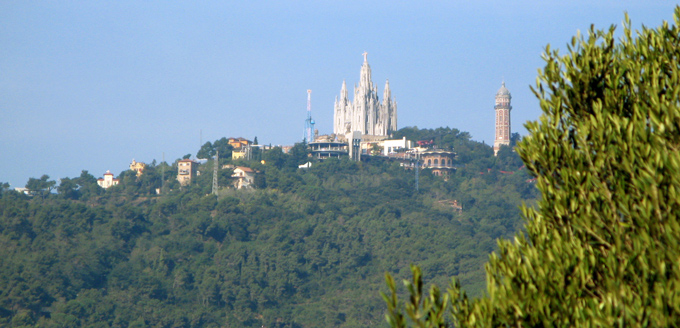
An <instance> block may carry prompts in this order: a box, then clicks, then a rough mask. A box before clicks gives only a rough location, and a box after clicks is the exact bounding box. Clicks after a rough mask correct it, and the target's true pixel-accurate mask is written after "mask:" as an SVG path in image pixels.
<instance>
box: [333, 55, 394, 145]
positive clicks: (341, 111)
mask: <svg viewBox="0 0 680 328" xmlns="http://www.w3.org/2000/svg"><path fill="white" fill-rule="evenodd" d="M363 55H364V64H363V65H362V66H361V75H360V77H359V85H358V86H357V85H354V99H353V100H352V101H350V100H349V97H348V92H347V84H346V83H345V81H343V82H342V89H341V90H340V98H339V99H338V98H337V97H336V98H335V115H334V121H333V133H334V134H335V135H336V136H345V135H348V134H349V133H353V132H355V131H358V132H361V134H362V135H363V136H376V137H389V135H390V134H391V133H392V132H394V131H396V130H397V103H396V102H395V101H394V99H392V92H391V91H390V81H389V80H387V82H385V90H384V93H383V101H382V103H380V101H379V99H378V88H376V86H375V84H373V81H372V80H371V67H370V66H369V65H368V60H367V55H368V54H367V53H366V52H364V53H363Z"/></svg>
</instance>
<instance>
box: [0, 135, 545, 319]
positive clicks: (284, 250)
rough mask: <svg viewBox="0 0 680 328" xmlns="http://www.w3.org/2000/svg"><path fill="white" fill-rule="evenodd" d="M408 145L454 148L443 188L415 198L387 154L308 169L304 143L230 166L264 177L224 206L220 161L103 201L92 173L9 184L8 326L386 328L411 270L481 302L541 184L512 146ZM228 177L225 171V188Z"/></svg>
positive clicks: (147, 178)
mask: <svg viewBox="0 0 680 328" xmlns="http://www.w3.org/2000/svg"><path fill="white" fill-rule="evenodd" d="M402 136H406V137H407V138H409V139H411V140H425V139H431V140H433V141H434V142H435V144H436V146H437V147H439V148H448V149H451V148H452V149H453V150H454V151H456V152H457V154H458V157H457V163H456V166H457V167H458V169H457V171H456V172H455V173H453V174H452V175H451V176H450V178H449V179H446V180H445V179H442V178H441V177H434V176H432V175H431V174H429V172H428V171H427V170H422V171H420V174H419V189H418V191H416V189H415V174H414V173H415V172H414V171H412V170H405V169H404V168H402V167H400V165H399V163H396V162H391V161H388V160H384V159H377V158H371V157H367V158H366V160H365V161H362V162H352V161H350V160H349V159H340V160H337V159H332V160H325V161H323V162H313V165H312V167H311V168H308V169H298V165H299V164H301V163H304V162H306V161H308V160H310V158H309V157H307V153H306V148H305V146H304V145H302V144H298V145H296V146H295V147H293V149H292V150H291V151H290V152H289V153H287V154H286V153H283V152H282V150H281V149H280V148H274V149H272V150H268V151H264V152H257V153H256V154H255V155H256V156H255V160H253V161H250V162H247V161H238V162H236V163H233V164H237V165H245V166H249V167H251V168H254V169H256V170H258V171H260V172H261V173H260V175H259V176H258V179H257V181H256V185H257V189H254V190H234V189H232V188H228V187H224V188H222V189H221V190H220V192H219V196H218V197H216V196H215V195H212V194H211V187H212V172H213V165H214V163H213V161H212V160H209V161H207V162H206V163H204V164H202V165H201V166H200V167H199V171H200V172H201V174H200V176H198V177H197V178H196V179H194V181H192V184H191V185H189V186H186V187H180V186H179V184H178V183H177V181H176V179H175V177H176V171H177V168H176V166H174V165H173V164H168V163H165V162H163V163H156V162H155V161H154V162H153V163H150V165H148V166H147V168H146V170H145V171H144V174H143V175H141V176H140V177H137V176H136V175H135V172H133V171H124V172H122V173H120V175H119V179H120V184H119V185H117V186H114V187H111V188H109V189H106V190H104V189H101V188H100V187H99V186H98V185H97V183H96V178H95V177H94V176H92V175H91V174H89V173H88V172H87V171H83V172H82V174H81V175H80V176H79V177H74V178H65V179H61V180H60V181H59V184H58V186H56V183H55V182H54V181H52V180H50V178H49V177H48V176H43V177H41V178H40V179H33V178H32V179H30V180H29V181H28V183H27V187H28V188H29V189H30V190H31V191H32V195H31V196H29V195H25V194H22V193H19V192H16V191H13V190H8V186H7V184H2V185H1V187H0V255H1V256H0V326H11V327H76V326H87V327H110V326H113V327H262V326H264V327H367V326H382V325H385V323H384V313H385V305H384V303H383V302H382V300H381V299H380V294H379V291H381V290H384V289H385V287H384V278H383V277H384V273H385V272H389V273H390V274H392V275H393V276H395V277H398V278H406V277H409V276H410V270H409V265H410V264H417V265H419V266H420V267H421V268H422V270H423V272H424V274H425V275H426V276H427V277H428V278H431V279H432V280H431V281H432V282H435V283H439V284H445V282H446V281H448V279H449V277H452V276H455V277H456V278H457V279H459V280H460V281H461V283H462V285H463V286H464V287H465V289H466V290H467V291H469V292H470V293H471V294H472V295H473V296H481V295H482V293H483V290H484V288H485V284H486V283H485V280H484V279H485V278H484V277H485V275H484V268H483V266H484V263H485V262H486V261H487V260H488V255H489V253H490V252H491V251H493V250H494V249H496V241H495V239H497V238H499V237H505V238H509V237H511V236H513V235H514V233H515V232H517V231H518V229H520V227H521V226H522V224H523V222H522V220H521V219H520V212H519V209H518V206H519V205H520V204H521V203H522V202H529V203H531V202H534V200H535V199H536V198H537V197H538V194H537V191H536V188H535V186H534V184H533V183H532V182H531V178H532V177H531V176H530V175H529V174H528V173H527V172H526V170H525V169H524V168H523V165H522V162H521V160H520V159H519V157H518V156H517V155H516V154H515V153H514V152H513V151H512V149H511V148H510V147H503V148H502V149H501V151H500V152H499V154H498V156H497V157H495V156H493V150H492V149H491V147H489V146H488V145H485V144H483V143H479V142H476V141H473V140H471V139H470V135H469V134H468V133H466V132H460V131H458V130H456V129H450V128H438V129H434V130H433V129H418V128H416V127H408V128H404V129H401V130H399V131H398V132H397V133H396V135H395V137H399V138H401V137H402ZM514 138H515V139H517V138H518V136H516V135H515V136H514ZM218 150H219V151H220V157H221V158H223V159H221V160H220V164H221V165H223V164H232V161H231V159H229V158H228V157H227V156H228V155H227V154H228V153H230V152H231V149H230V146H229V145H228V144H227V143H226V142H225V140H224V139H220V140H216V141H215V142H212V143H211V142H208V143H206V144H205V145H204V146H203V147H201V149H200V150H198V155H197V156H198V157H200V158H209V157H210V156H212V155H213V154H214V153H215V151H218ZM231 174H232V170H231V169H221V170H220V171H219V183H220V185H221V186H228V185H229V184H230V179H231V177H230V176H231ZM55 186H56V189H55V190H56V192H55V190H53V188H55ZM157 189H162V192H161V194H160V195H159V194H157V193H156V190H157ZM451 200H457V201H459V202H460V203H461V204H462V207H463V210H462V212H458V211H456V210H455V209H454V208H452V207H451V206H450V205H447V201H451Z"/></svg>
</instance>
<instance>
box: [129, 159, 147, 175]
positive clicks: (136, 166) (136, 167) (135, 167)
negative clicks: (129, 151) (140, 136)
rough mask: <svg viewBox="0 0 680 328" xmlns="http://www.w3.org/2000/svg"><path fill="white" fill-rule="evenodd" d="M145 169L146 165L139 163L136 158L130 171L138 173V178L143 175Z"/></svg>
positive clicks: (131, 164)
mask: <svg viewBox="0 0 680 328" xmlns="http://www.w3.org/2000/svg"><path fill="white" fill-rule="evenodd" d="M145 168H146V163H142V162H137V161H135V159H134V158H133V159H132V163H130V170H132V171H135V172H137V177H139V176H141V175H142V173H143V172H144V169H145Z"/></svg>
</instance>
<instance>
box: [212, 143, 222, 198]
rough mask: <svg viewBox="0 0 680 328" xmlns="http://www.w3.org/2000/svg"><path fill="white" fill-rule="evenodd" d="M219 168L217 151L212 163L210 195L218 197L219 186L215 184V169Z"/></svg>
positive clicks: (218, 153)
mask: <svg viewBox="0 0 680 328" xmlns="http://www.w3.org/2000/svg"><path fill="white" fill-rule="evenodd" d="M219 166H220V152H219V151H217V152H216V153H215V161H214V162H213V185H212V193H213V195H215V196H219V195H218V192H217V190H218V189H219V185H218V184H217V168H218V167H219Z"/></svg>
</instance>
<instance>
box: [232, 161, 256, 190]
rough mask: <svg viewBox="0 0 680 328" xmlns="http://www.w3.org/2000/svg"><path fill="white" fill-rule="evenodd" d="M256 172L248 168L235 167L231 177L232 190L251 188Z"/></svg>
mask: <svg viewBox="0 0 680 328" xmlns="http://www.w3.org/2000/svg"><path fill="white" fill-rule="evenodd" d="M256 174H257V172H256V171H255V170H253V169H251V168H249V167H245V166H237V167H236V168H235V169H234V174H232V175H231V177H232V178H235V180H234V188H236V189H247V188H253V187H254V184H255V175H256Z"/></svg>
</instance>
